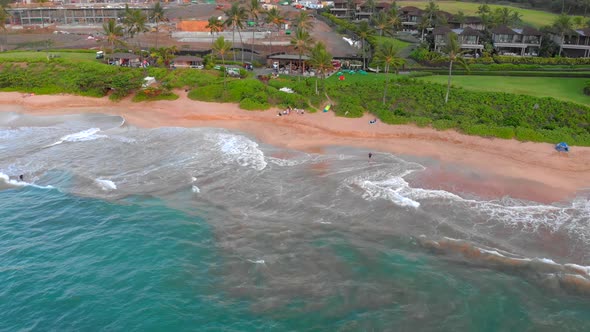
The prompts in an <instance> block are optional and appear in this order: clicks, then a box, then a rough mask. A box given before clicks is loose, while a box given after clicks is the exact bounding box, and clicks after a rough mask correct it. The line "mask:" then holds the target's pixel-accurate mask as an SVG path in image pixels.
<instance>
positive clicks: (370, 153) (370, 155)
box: [369, 152, 373, 161]
mask: <svg viewBox="0 0 590 332" xmlns="http://www.w3.org/2000/svg"><path fill="white" fill-rule="evenodd" d="M371 157H373V153H372V152H369V161H371Z"/></svg>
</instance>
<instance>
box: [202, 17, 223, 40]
mask: <svg viewBox="0 0 590 332" xmlns="http://www.w3.org/2000/svg"><path fill="white" fill-rule="evenodd" d="M205 28H206V29H209V32H210V33H211V44H213V42H214V39H213V36H214V35H215V34H216V33H217V34H219V32H221V31H223V22H221V20H219V18H218V17H216V16H211V17H209V21H208V23H207V26H205Z"/></svg>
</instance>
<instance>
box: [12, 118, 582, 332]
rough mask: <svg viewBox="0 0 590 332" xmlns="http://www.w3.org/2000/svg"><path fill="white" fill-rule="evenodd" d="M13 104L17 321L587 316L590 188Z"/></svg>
mask: <svg viewBox="0 0 590 332" xmlns="http://www.w3.org/2000/svg"><path fill="white" fill-rule="evenodd" d="M0 120H2V119H0ZM3 121H4V127H3V128H2V127H0V129H2V130H0V154H1V155H2V157H3V158H1V159H0V173H1V174H0V330H1V331H103V330H106V331H557V330H563V331H588V330H590V294H589V293H587V288H585V286H584V285H585V284H584V283H581V284H577V283H575V282H573V283H572V282H571V280H574V281H575V280H581V281H583V280H585V278H586V274H584V273H585V272H584V271H585V269H586V266H587V265H590V263H589V260H588V251H587V250H586V249H587V242H586V231H587V229H588V223H589V222H590V220H589V218H588V206H589V205H588V204H587V200H586V199H585V198H583V197H581V198H578V199H576V200H575V201H573V202H565V203H560V204H557V203H556V204H554V205H547V206H545V205H543V206H541V205H539V204H537V203H532V202H521V201H514V200H511V199H509V198H505V199H503V200H499V201H494V202H486V201H478V200H476V199H474V198H469V199H464V198H461V197H459V196H456V195H453V194H450V193H444V192H438V191H428V190H422V189H419V188H411V187H408V184H407V182H405V181H403V179H404V177H407V176H411V174H410V173H411V172H413V171H414V172H415V171H419V170H420V169H422V168H421V166H420V165H419V164H417V163H415V162H410V161H404V160H403V159H400V158H398V157H396V156H392V155H388V154H379V153H377V154H376V157H375V158H376V161H375V162H374V164H370V165H367V162H366V160H365V159H364V158H365V156H364V153H362V152H359V151H356V150H354V149H349V148H335V149H334V150H332V151H328V153H327V154H326V155H322V156H318V155H308V154H303V153H298V152H294V151H283V150H281V149H278V148H275V147H272V146H263V145H260V144H257V143H255V142H254V141H253V140H251V139H249V138H247V137H245V136H243V135H241V134H239V133H231V132H227V131H220V130H218V129H199V130H189V129H180V128H164V129H157V130H143V129H142V130H140V129H136V128H132V127H126V126H121V125H120V121H119V120H117V119H112V118H109V117H101V116H93V117H66V118H62V117H57V118H51V119H49V118H45V119H42V120H41V119H37V118H27V117H22V116H20V115H14V116H13V117H11V118H10V119H8V120H7V119H4V120H3ZM0 123H1V122H0ZM60 141H61V142H60ZM56 142H60V143H56ZM361 154H362V156H361ZM286 155H288V156H289V158H286V157H285V156H286ZM279 156H281V157H279ZM19 174H24V176H25V178H24V181H22V182H21V181H18V180H15V179H16V178H17V176H18V175H19ZM547 239H550V240H547ZM469 250H471V251H469ZM474 252H475V253H477V254H473V253H474ZM568 278H569V279H568Z"/></svg>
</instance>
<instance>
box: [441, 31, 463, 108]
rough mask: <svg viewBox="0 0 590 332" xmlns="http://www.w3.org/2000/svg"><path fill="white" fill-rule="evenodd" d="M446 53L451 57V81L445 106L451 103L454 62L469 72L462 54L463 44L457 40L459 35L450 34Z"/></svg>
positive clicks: (448, 85) (448, 83)
mask: <svg viewBox="0 0 590 332" xmlns="http://www.w3.org/2000/svg"><path fill="white" fill-rule="evenodd" d="M444 52H445V53H446V54H447V56H448V57H449V80H448V82H447V94H446V95H445V104H446V103H448V102H449V93H450V91H451V76H452V73H453V62H457V63H459V64H460V65H462V66H463V67H464V68H465V69H467V70H469V68H468V67H467V63H466V62H465V59H463V52H461V44H459V41H458V40H457V34H456V33H454V32H451V33H449V35H448V38H447V43H446V45H445V48H444Z"/></svg>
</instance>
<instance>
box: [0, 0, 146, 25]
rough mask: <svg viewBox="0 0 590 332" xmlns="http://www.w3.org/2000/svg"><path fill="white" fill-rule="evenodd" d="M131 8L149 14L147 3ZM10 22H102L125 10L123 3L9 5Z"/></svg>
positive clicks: (114, 17) (117, 15)
mask: <svg viewBox="0 0 590 332" xmlns="http://www.w3.org/2000/svg"><path fill="white" fill-rule="evenodd" d="M130 7H131V8H132V9H140V10H142V11H143V12H144V13H145V14H146V15H149V13H150V11H151V7H148V5H140V6H138V5H133V6H130ZM6 10H7V11H8V13H10V24H12V25H41V26H43V25H45V24H55V23H57V24H102V23H103V22H105V21H108V20H110V19H115V20H117V19H118V18H120V17H121V16H122V15H123V14H124V12H125V6H124V5H113V6H110V5H108V6H105V5H104V4H100V5H90V6H84V7H77V6H71V7H67V6H60V7H43V6H38V7H9V8H7V9H6Z"/></svg>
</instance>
